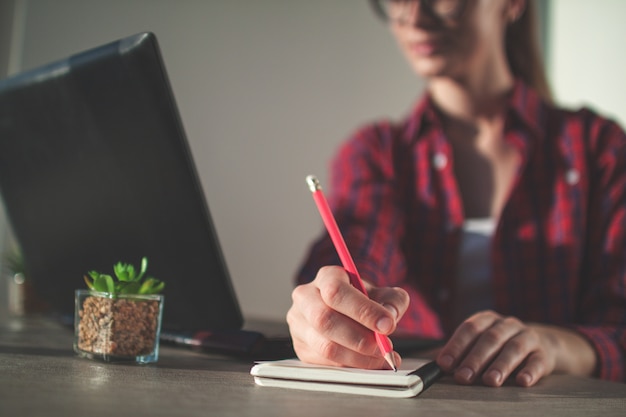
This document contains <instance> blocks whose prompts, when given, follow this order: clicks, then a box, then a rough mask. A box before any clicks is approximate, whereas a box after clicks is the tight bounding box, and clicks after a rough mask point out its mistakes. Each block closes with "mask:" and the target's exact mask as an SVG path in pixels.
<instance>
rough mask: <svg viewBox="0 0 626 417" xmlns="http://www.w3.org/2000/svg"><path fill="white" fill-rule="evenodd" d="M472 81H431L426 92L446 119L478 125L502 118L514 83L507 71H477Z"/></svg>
mask: <svg viewBox="0 0 626 417" xmlns="http://www.w3.org/2000/svg"><path fill="white" fill-rule="evenodd" d="M474 74H479V75H478V76H475V77H466V78H452V77H436V78H432V79H431V80H430V82H429V85H428V90H429V92H430V94H431V97H432V99H433V101H434V103H435V104H436V105H437V107H438V108H439V109H440V110H441V112H442V113H443V114H444V116H445V117H446V118H452V119H456V120H460V121H464V122H467V123H476V122H478V123H480V122H481V121H483V122H484V121H489V120H493V119H494V118H499V117H500V116H502V115H503V111H504V108H505V107H504V105H503V104H504V103H505V102H506V100H507V96H508V94H509V93H510V92H511V90H512V89H513V85H514V83H515V80H514V78H513V75H512V74H511V73H510V72H509V71H508V70H505V71H489V70H488V69H486V70H484V71H477V72H474Z"/></svg>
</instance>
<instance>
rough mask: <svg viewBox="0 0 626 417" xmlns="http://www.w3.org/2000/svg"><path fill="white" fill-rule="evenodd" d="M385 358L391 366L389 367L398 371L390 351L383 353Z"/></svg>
mask: <svg viewBox="0 0 626 417" xmlns="http://www.w3.org/2000/svg"><path fill="white" fill-rule="evenodd" d="M385 360H386V361H387V363H388V364H389V365H390V366H391V369H393V371H394V372H398V367H397V366H396V361H395V360H394V357H393V354H392V353H391V352H389V353H387V354H385Z"/></svg>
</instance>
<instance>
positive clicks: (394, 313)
mask: <svg viewBox="0 0 626 417" xmlns="http://www.w3.org/2000/svg"><path fill="white" fill-rule="evenodd" d="M383 307H385V309H386V310H387V311H388V312H390V313H391V315H392V316H393V319H394V320H397V319H398V310H396V308H395V307H394V306H392V305H391V304H383Z"/></svg>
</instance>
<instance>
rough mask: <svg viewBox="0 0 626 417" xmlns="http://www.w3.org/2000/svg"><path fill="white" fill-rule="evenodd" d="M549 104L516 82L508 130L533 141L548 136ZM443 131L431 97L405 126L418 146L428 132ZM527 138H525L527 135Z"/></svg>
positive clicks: (425, 97)
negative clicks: (434, 129)
mask: <svg viewBox="0 0 626 417" xmlns="http://www.w3.org/2000/svg"><path fill="white" fill-rule="evenodd" d="M547 106H548V104H547V103H545V102H544V101H543V100H542V99H541V97H540V96H539V94H538V93H537V92H536V91H534V90H533V89H532V88H530V87H529V86H527V85H526V84H525V83H524V82H523V81H521V80H520V79H516V80H515V84H514V86H513V91H512V92H511V95H510V98H509V101H508V107H509V109H508V113H507V120H506V127H505V129H506V130H518V129H521V130H522V131H526V132H527V133H530V136H531V137H535V138H542V137H544V136H545V127H544V126H545V123H544V119H545V115H546V109H547ZM433 127H441V117H440V115H439V112H438V110H437V107H436V106H435V104H434V103H433V101H432V98H431V96H430V94H428V93H426V94H424V95H423V96H422V97H421V98H420V99H419V100H418V101H417V103H416V104H415V106H414V107H413V109H412V111H411V112H410V113H409V117H408V118H407V120H406V124H405V126H404V138H405V140H407V141H408V142H411V143H413V142H415V141H417V140H419V139H420V138H424V137H426V136H428V135H424V133H425V132H426V131H427V130H428V128H433ZM524 136H526V135H524Z"/></svg>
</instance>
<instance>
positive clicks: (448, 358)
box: [437, 311, 500, 372]
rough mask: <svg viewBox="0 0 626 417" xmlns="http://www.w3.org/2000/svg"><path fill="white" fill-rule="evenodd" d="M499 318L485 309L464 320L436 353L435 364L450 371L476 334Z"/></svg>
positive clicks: (472, 341)
mask: <svg viewBox="0 0 626 417" xmlns="http://www.w3.org/2000/svg"><path fill="white" fill-rule="evenodd" d="M499 318H500V316H499V315H498V314H496V313H494V312H493V311H485V312H480V313H477V314H475V315H473V316H472V317H470V318H469V319H467V320H465V321H464V322H463V323H461V325H460V326H459V327H458V328H457V329H456V330H455V331H454V333H453V334H452V337H450V340H448V342H447V343H446V344H445V345H444V346H443V347H442V348H441V350H440V352H439V354H438V355H437V364H438V365H439V366H440V367H441V368H442V369H443V370H444V371H446V372H452V371H453V370H454V369H455V368H456V366H457V364H458V363H459V362H460V361H461V359H462V358H463V357H464V356H465V355H466V353H467V352H468V351H469V350H470V348H471V347H472V346H473V345H474V343H475V341H476V340H477V338H478V336H479V335H480V334H481V333H482V332H483V331H485V329H487V328H489V327H491V325H492V324H493V323H494V322H495V321H496V320H498V319H499Z"/></svg>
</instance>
